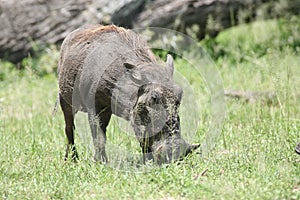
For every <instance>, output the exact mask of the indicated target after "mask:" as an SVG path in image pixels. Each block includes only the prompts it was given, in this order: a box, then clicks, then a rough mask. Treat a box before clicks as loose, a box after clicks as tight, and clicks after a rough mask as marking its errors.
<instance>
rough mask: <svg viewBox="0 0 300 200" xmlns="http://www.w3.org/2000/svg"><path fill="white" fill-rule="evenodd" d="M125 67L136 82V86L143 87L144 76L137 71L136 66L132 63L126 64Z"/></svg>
mask: <svg viewBox="0 0 300 200" xmlns="http://www.w3.org/2000/svg"><path fill="white" fill-rule="evenodd" d="M124 67H125V68H126V69H127V71H128V72H129V74H130V78H131V80H132V81H134V82H135V83H136V84H139V85H141V84H142V83H141V81H142V75H141V73H140V72H139V71H138V70H136V66H135V65H134V64H132V63H130V62H125V63H124Z"/></svg>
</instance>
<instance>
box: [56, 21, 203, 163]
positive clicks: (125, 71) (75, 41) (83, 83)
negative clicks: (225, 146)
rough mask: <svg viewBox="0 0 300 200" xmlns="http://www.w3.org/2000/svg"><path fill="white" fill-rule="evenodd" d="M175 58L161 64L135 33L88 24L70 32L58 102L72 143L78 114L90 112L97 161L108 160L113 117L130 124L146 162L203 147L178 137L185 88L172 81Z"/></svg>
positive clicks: (63, 55) (62, 58)
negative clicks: (180, 107)
mask: <svg viewBox="0 0 300 200" xmlns="http://www.w3.org/2000/svg"><path fill="white" fill-rule="evenodd" d="M173 71H174V66H173V58H172V56H170V55H168V56H167V61H166V63H162V62H159V61H157V59H156V58H155V56H154V54H153V53H152V52H151V51H150V49H149V48H148V47H147V44H146V42H145V41H144V40H143V39H142V38H141V37H140V36H139V35H138V34H136V33H134V32H133V31H130V30H127V29H124V28H121V27H117V26H114V25H111V26H100V25H99V26H90V27H83V28H79V29H77V30H75V31H73V32H71V33H70V34H69V35H68V36H67V37H66V38H65V40H64V42H63V44H62V46H61V51H60V60H59V66H58V76H59V78H58V79H59V96H58V97H59V102H60V105H61V108H62V111H63V114H64V119H65V133H66V135H67V139H68V144H67V148H66V154H65V159H67V157H68V153H69V151H70V150H71V151H72V152H73V154H72V158H73V159H74V160H76V159H77V158H78V155H77V152H76V149H75V146H74V133H73V130H74V128H75V126H74V115H75V114H76V112H77V111H84V112H87V113H88V118H89V123H90V127H91V132H92V137H93V143H94V147H95V154H94V159H95V160H96V161H100V162H104V163H105V162H107V156H106V153H105V143H106V127H107V125H108V123H109V120H110V118H111V115H112V114H115V115H117V116H119V117H121V118H124V119H126V120H128V121H130V123H131V125H132V127H133V129H134V131H135V134H136V137H137V139H138V141H139V143H140V146H141V148H142V153H143V157H144V160H148V159H151V160H152V159H154V161H155V162H157V163H158V164H161V163H169V162H171V161H175V160H178V159H181V158H183V157H184V156H186V155H187V154H189V153H190V152H192V151H193V150H194V149H196V148H197V147H198V146H199V145H190V144H188V143H187V142H186V141H185V140H184V139H182V138H181V136H180V119H179V115H178V109H179V105H180V102H181V97H182V89H181V88H180V87H179V86H178V85H176V84H175V83H174V81H173V78H172V77H173Z"/></svg>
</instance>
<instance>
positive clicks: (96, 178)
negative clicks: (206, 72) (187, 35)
mask: <svg viewBox="0 0 300 200" xmlns="http://www.w3.org/2000/svg"><path fill="white" fill-rule="evenodd" d="M299 22H300V18H299V17H293V18H292V19H290V20H286V19H279V20H270V21H259V22H254V23H252V24H249V25H240V26H238V27H234V28H231V29H228V30H226V31H223V32H221V33H220V35H219V36H218V37H217V38H216V39H210V38H206V39H205V40H204V41H202V42H201V43H202V45H203V46H204V48H205V49H206V50H207V52H208V53H209V54H210V55H211V56H212V58H213V60H214V61H215V62H216V65H217V68H218V70H219V72H220V74H221V76H222V79H223V84H224V88H226V89H232V90H240V91H274V92H275V94H276V99H277V101H276V102H277V103H274V104H266V103H265V102H263V101H262V102H260V101H258V102H254V103H246V102H244V101H240V100H237V99H231V98H228V99H226V106H227V111H226V119H225V121H224V123H223V127H222V133H221V136H220V137H219V139H218V141H217V143H216V148H215V149H214V150H213V151H211V152H210V154H209V155H207V156H200V155H199V154H193V155H191V156H190V157H189V158H188V159H186V160H184V161H182V162H180V164H171V165H169V166H162V167H153V168H151V167H150V169H149V170H148V171H147V172H140V173H134V172H133V171H122V170H116V169H113V168H109V167H107V166H103V165H101V164H97V163H93V162H92V161H91V159H90V158H91V153H90V151H89V149H88V148H86V147H87V146H86V144H85V141H84V140H81V138H80V135H79V134H78V133H77V135H76V136H77V137H76V144H77V147H78V149H79V153H80V158H81V159H80V161H79V162H78V163H72V162H69V161H67V162H64V161H63V154H64V149H65V141H66V138H65V135H64V131H63V130H64V122H63V116H62V113H61V112H60V111H59V112H58V113H57V115H56V116H54V117H53V116H52V115H51V112H52V108H53V106H54V102H55V100H56V94H57V81H56V76H55V74H54V73H53V72H54V71H55V68H56V63H57V59H58V52H57V50H55V48H52V49H51V51H49V52H48V53H45V54H43V55H41V56H40V57H39V58H38V59H36V58H30V57H29V58H27V60H25V61H24V62H23V63H22V65H23V66H24V67H25V69H24V70H21V71H19V70H16V69H15V67H14V66H13V65H12V64H10V63H7V62H4V61H2V62H1V63H0V141H1V145H0V197H1V198H3V199H142V198H143V199H299V198H300V156H299V155H297V154H296V153H294V147H295V146H296V144H297V143H298V142H300V134H299V133H300V123H299V121H300V106H299V105H300V79H299V77H300V70H299V63H300V62H299V61H300V55H299V53H300V45H299V44H300V27H299V24H300V23H299ZM175 64H176V67H177V70H178V71H179V72H180V73H181V74H183V75H184V76H185V77H186V78H187V79H188V80H189V82H190V83H191V84H192V87H193V88H194V89H195V88H201V91H203V92H204V94H205V95H204V96H208V97H206V98H204V99H201V98H200V101H201V103H202V102H205V101H207V99H210V96H209V92H208V91H206V89H205V81H203V80H198V79H197V76H195V75H193V74H191V72H192V71H189V68H187V67H185V68H184V66H186V65H188V62H187V61H185V60H183V59H180V58H177V60H176V63H175ZM200 105H202V104H200ZM204 105H209V104H204ZM204 107H205V106H204ZM207 109H208V108H201V111H203V112H201V116H200V118H201V119H202V121H201V123H200V125H199V130H198V132H197V136H196V137H195V139H194V141H192V142H197V141H200V142H201V141H202V140H203V138H204V135H205V132H206V131H207V129H208V127H209V123H208V122H207V121H206V119H209V117H208V116H206V115H208V114H209V111H207ZM182 121H184V119H182ZM77 129H80V127H78V126H77ZM78 131H79V130H78ZM86 134H87V135H88V134H90V133H89V131H88V130H87V133H86ZM108 135H109V140H111V141H112V142H113V143H115V144H121V145H123V146H125V147H128V148H129V149H133V151H138V150H139V148H138V145H137V142H136V141H134V140H135V139H134V137H126V136H124V134H122V130H120V129H119V128H118V127H117V124H116V120H115V119H114V120H113V121H112V122H111V123H110V125H109V129H108Z"/></svg>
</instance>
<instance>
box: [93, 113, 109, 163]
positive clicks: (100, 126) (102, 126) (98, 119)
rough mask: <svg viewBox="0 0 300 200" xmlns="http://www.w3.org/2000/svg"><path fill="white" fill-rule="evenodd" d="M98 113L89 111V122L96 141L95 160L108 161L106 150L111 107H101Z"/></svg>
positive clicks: (94, 141)
mask: <svg viewBox="0 0 300 200" xmlns="http://www.w3.org/2000/svg"><path fill="white" fill-rule="evenodd" d="M99 110H100V111H99V112H97V114H96V115H95V114H93V113H92V112H89V114H88V117H89V123H90V128H91V132H92V137H93V143H94V148H95V152H94V160H95V161H96V162H101V163H107V161H108V160H107V156H106V152H105V144H106V127H107V125H108V123H109V120H110V117H111V111H110V110H109V109H102V110H101V109H99Z"/></svg>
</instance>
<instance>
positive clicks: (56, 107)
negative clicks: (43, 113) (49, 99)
mask: <svg viewBox="0 0 300 200" xmlns="http://www.w3.org/2000/svg"><path fill="white" fill-rule="evenodd" d="M58 105H59V93H58V94H57V97H56V101H55V105H54V108H53V110H52V116H55V114H56V112H57V109H58Z"/></svg>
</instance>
